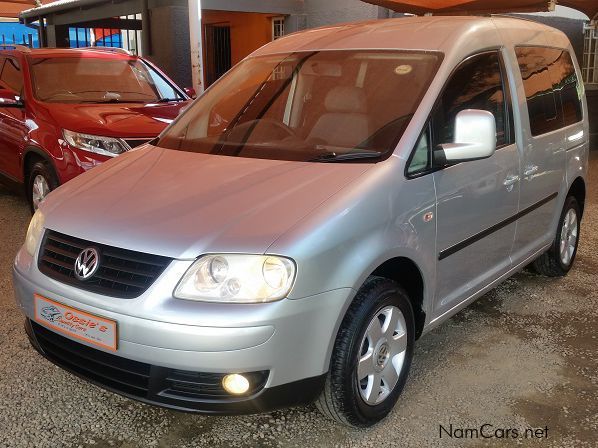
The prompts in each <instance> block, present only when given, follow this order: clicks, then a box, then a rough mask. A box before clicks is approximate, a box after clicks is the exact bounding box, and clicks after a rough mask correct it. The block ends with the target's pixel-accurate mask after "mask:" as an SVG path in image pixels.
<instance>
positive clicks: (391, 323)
mask: <svg viewBox="0 0 598 448" xmlns="http://www.w3.org/2000/svg"><path fill="white" fill-rule="evenodd" d="M414 341H415V325H414V317H413V309H412V307H411V303H410V301H409V298H408V296H407V294H406V293H405V291H403V289H402V288H401V287H400V286H399V285H398V284H396V283H395V282H393V281H391V280H387V279H384V278H380V277H371V278H370V279H368V281H367V282H366V283H365V284H364V285H363V286H362V288H361V289H360V291H359V292H358V293H357V296H356V298H355V300H354V301H353V303H352V304H351V306H350V307H349V310H348V311H347V314H346V316H345V318H344V319H343V322H342V324H341V328H340V330H339V332H338V336H337V338H336V342H335V345H334V349H333V352H332V358H331V360H330V370H329V372H328V377H327V379H326V385H325V387H324V391H323V392H322V394H321V396H320V398H319V399H318V401H317V402H316V405H317V406H318V409H319V410H320V411H321V412H322V413H323V414H324V415H326V416H328V417H330V418H332V419H334V420H336V421H337V422H339V423H342V424H345V425H349V426H353V427H368V426H372V425H373V424H375V423H377V422H379V421H380V420H382V419H383V418H384V417H386V416H387V415H388V413H389V412H390V411H391V410H392V408H393V407H394V405H395V403H396V402H397V400H398V398H399V395H400V394H401V391H402V390H403V387H404V386H405V382H406V381H407V376H408V374H409V369H410V367H411V360H412V358H413V345H414Z"/></svg>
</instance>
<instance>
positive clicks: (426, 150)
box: [407, 127, 431, 176]
mask: <svg viewBox="0 0 598 448" xmlns="http://www.w3.org/2000/svg"><path fill="white" fill-rule="evenodd" d="M430 167H431V164H430V138H429V132H428V127H426V129H425V130H424V132H423V133H422V135H421V136H420V138H419V140H418V141H417V145H416V146H415V151H414V152H413V155H412V156H411V160H410V161H409V166H408V167H407V174H408V175H409V176H414V175H417V174H419V173H423V172H425V171H427V170H428V169H430Z"/></svg>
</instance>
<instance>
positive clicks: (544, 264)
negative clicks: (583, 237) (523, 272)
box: [533, 196, 581, 277]
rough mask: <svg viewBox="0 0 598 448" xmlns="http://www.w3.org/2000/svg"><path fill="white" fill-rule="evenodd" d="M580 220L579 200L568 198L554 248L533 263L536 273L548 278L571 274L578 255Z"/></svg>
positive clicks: (553, 244)
mask: <svg viewBox="0 0 598 448" xmlns="http://www.w3.org/2000/svg"><path fill="white" fill-rule="evenodd" d="M580 220H581V211H580V208H579V204H578V203H577V200H576V199H575V197H573V196H569V197H567V199H566V200H565V206H564V207H563V211H562V213H561V219H560V222H559V227H558V229H557V232H556V235H555V239H554V241H553V243H552V246H551V247H550V249H549V250H548V251H547V252H546V253H544V254H542V255H541V256H540V257H539V258H538V259H537V260H536V261H534V263H533V267H534V269H535V270H536V272H538V273H539V274H542V275H546V276H548V277H562V276H563V275H566V274H567V272H569V270H570V269H571V267H572V266H573V262H574V261H575V255H577V245H578V243H579V232H580Z"/></svg>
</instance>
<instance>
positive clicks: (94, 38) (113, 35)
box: [69, 14, 142, 55]
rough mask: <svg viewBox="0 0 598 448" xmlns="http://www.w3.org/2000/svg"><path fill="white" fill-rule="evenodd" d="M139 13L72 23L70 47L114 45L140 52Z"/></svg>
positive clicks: (140, 29) (132, 51)
mask: <svg viewBox="0 0 598 448" xmlns="http://www.w3.org/2000/svg"><path fill="white" fill-rule="evenodd" d="M141 33H142V26H141V14H131V15H127V16H120V17H115V18H112V19H102V20H96V21H91V22H83V23H77V24H73V25H71V26H70V27H69V41H70V47H71V48H82V47H91V46H93V47H114V48H124V49H125V50H128V51H130V52H131V53H133V54H136V55H140V53H141Z"/></svg>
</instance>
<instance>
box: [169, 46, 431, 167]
mask: <svg viewBox="0 0 598 448" xmlns="http://www.w3.org/2000/svg"><path fill="white" fill-rule="evenodd" d="M441 58H442V56H441V55H440V54H437V53H420V52H407V51H378V50H375V51H319V52H301V53H292V54H277V55H271V56H262V57H256V58H250V59H248V60H245V61H244V62H242V63H241V64H239V65H237V66H236V67H235V68H234V69H233V70H231V71H230V72H229V73H228V74H227V75H226V76H225V77H224V78H222V79H221V80H220V81H219V82H217V83H216V84H215V85H214V86H213V87H212V88H211V89H209V90H208V91H207V92H206V93H205V94H204V95H203V96H202V97H201V98H200V99H199V100H198V101H196V102H195V103H194V104H193V105H192V106H191V107H190V109H189V110H187V111H186V112H185V113H184V114H183V115H182V116H181V117H180V118H179V119H178V120H177V121H176V122H175V123H173V125H172V126H171V127H170V128H168V129H167V130H166V132H165V133H164V134H163V135H162V136H161V138H160V139H159V140H158V142H157V145H158V146H161V147H163V148H169V149H176V150H181V151H188V152H198V153H211V154H222V155H227V156H239V157H250V158H262V159H275V160H297V161H327V160H331V159H336V160H343V161H345V160H362V161H365V162H375V161H376V159H378V160H382V159H383V158H384V157H385V156H387V155H388V154H389V153H390V152H392V151H393V150H394V148H395V147H396V145H397V143H398V141H399V140H400V138H401V136H402V135H403V132H404V131H405V128H406V127H407V125H408V124H409V121H410V120H411V117H412V116H413V113H414V112H415V110H416V109H417V107H418V105H419V103H420V101H421V98H422V96H423V94H424V92H425V91H426V89H427V88H428V86H429V84H430V82H431V80H432V78H433V76H434V75H435V73H436V71H437V69H438V66H439V64H440V61H441Z"/></svg>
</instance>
